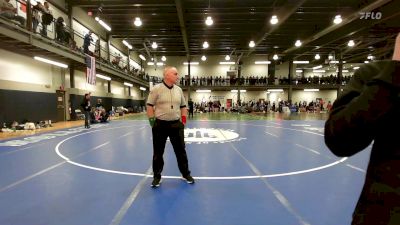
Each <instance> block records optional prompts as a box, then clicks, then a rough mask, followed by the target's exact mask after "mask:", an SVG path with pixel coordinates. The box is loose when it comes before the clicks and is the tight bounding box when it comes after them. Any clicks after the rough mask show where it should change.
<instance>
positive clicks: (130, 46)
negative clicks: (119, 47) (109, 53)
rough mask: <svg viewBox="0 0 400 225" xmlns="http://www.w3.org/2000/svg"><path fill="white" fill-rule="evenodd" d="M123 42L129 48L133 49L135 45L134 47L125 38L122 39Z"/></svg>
mask: <svg viewBox="0 0 400 225" xmlns="http://www.w3.org/2000/svg"><path fill="white" fill-rule="evenodd" d="M122 43H123V44H124V45H125V46H126V47H128V48H129V49H132V48H133V47H132V45H130V44H129V43H128V42H127V41H125V40H122Z"/></svg>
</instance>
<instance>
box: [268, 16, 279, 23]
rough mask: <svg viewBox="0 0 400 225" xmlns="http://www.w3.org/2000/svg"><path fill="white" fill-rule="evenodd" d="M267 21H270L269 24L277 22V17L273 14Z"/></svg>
mask: <svg viewBox="0 0 400 225" xmlns="http://www.w3.org/2000/svg"><path fill="white" fill-rule="evenodd" d="M269 22H270V23H271V24H273V25H275V24H277V23H278V17H277V16H275V15H273V16H272V17H271V20H270V21H269Z"/></svg>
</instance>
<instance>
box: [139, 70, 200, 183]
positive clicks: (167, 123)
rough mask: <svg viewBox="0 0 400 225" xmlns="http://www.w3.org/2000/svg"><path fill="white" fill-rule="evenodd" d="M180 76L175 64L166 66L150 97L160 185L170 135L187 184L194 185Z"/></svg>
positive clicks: (155, 168) (155, 175) (155, 171)
mask: <svg viewBox="0 0 400 225" xmlns="http://www.w3.org/2000/svg"><path fill="white" fill-rule="evenodd" d="M178 79H179V75H178V71H177V69H176V68H175V67H169V66H167V67H166V68H165V69H164V80H163V82H162V83H161V84H158V85H156V86H154V87H153V89H152V90H151V91H150V94H149V97H148V99H147V116H148V117H149V122H150V125H151V127H152V133H153V178H154V179H153V182H152V183H151V186H152V187H154V188H156V187H159V186H160V183H161V172H162V170H163V166H164V159H163V155H164V149H165V143H166V141H167V138H168V137H169V139H170V141H171V144H172V146H173V148H174V151H175V156H176V159H177V161H178V167H179V171H180V172H181V174H182V177H183V179H184V180H186V182H187V183H189V184H193V183H194V179H193V177H192V176H190V170H189V165H188V159H187V155H186V150H185V140H184V132H183V130H184V127H185V124H186V114H187V110H186V101H185V97H184V96H183V92H182V89H181V88H180V87H178V86H176V85H175V83H176V82H177V81H178ZM180 119H182V120H180Z"/></svg>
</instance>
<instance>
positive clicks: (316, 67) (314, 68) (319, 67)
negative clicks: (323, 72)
mask: <svg viewBox="0 0 400 225" xmlns="http://www.w3.org/2000/svg"><path fill="white" fill-rule="evenodd" d="M321 68H322V65H319V66H314V67H313V70H317V69H321Z"/></svg>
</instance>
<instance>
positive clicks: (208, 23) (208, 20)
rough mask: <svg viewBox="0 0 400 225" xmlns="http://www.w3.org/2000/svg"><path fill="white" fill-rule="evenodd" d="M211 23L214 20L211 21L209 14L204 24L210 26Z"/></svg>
mask: <svg viewBox="0 0 400 225" xmlns="http://www.w3.org/2000/svg"><path fill="white" fill-rule="evenodd" d="M213 23H214V21H213V19H212V18H211V16H207V19H206V25H207V26H211V25H213Z"/></svg>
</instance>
